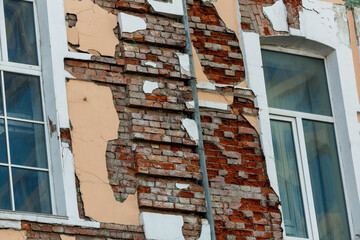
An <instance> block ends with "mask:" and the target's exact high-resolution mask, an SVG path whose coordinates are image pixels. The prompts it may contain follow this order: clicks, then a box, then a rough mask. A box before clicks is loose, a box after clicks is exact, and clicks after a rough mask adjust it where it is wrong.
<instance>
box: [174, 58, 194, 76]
mask: <svg viewBox="0 0 360 240" xmlns="http://www.w3.org/2000/svg"><path fill="white" fill-rule="evenodd" d="M176 55H177V56H178V58H179V63H180V71H181V74H185V75H188V76H190V75H191V74H190V60H189V54H185V53H176Z"/></svg>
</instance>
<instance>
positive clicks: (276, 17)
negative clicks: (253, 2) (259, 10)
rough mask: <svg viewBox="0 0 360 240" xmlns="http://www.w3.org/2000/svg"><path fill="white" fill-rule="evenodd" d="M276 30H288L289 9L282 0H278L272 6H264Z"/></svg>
mask: <svg viewBox="0 0 360 240" xmlns="http://www.w3.org/2000/svg"><path fill="white" fill-rule="evenodd" d="M263 10H264V13H265V15H266V16H267V17H268V18H269V20H270V22H271V23H272V26H273V28H274V30H275V31H283V32H288V31H289V27H288V23H287V11H286V7H285V4H284V2H283V1H282V0H278V1H277V2H275V3H274V4H273V5H272V6H268V7H264V8H263Z"/></svg>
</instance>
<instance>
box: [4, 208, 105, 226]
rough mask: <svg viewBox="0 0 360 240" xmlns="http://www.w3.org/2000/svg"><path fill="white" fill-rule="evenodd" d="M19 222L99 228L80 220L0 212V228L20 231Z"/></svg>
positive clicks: (98, 224) (92, 223) (93, 223)
mask: <svg viewBox="0 0 360 240" xmlns="http://www.w3.org/2000/svg"><path fill="white" fill-rule="evenodd" d="M21 221H31V222H37V223H46V224H57V225H65V226H78V227H88V228H100V223H99V222H92V221H87V220H83V219H80V218H74V217H71V218H69V217H66V216H57V215H47V214H37V213H18V212H7V211H0V228H15V229H21Z"/></svg>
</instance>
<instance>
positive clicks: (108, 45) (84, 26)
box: [64, 0, 119, 56]
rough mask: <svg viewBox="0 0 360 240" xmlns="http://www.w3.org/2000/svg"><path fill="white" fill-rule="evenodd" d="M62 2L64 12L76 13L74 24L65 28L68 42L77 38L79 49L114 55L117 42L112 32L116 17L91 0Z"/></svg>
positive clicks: (67, 0) (66, 0) (115, 24)
mask: <svg viewBox="0 0 360 240" xmlns="http://www.w3.org/2000/svg"><path fill="white" fill-rule="evenodd" d="M64 4H65V12H66V13H72V14H76V15H77V22H76V25H75V26H74V27H72V28H69V27H68V28H67V30H68V37H69V36H70V39H69V42H70V43H72V42H76V41H77V38H78V44H77V45H79V47H78V49H79V50H80V51H84V52H88V51H89V49H94V50H96V51H97V52H99V53H100V54H101V55H105V56H114V54H115V48H116V45H117V44H118V43H119V40H118V39H117V38H116V36H115V34H114V28H115V27H116V26H117V17H116V16H115V15H114V14H112V13H109V12H107V11H106V10H104V9H102V8H101V7H100V6H99V5H97V4H94V3H93V2H92V1H91V0H81V1H79V0H65V1H64ZM69 31H70V33H69ZM76 35H77V37H76Z"/></svg>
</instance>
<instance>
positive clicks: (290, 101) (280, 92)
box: [262, 50, 332, 116]
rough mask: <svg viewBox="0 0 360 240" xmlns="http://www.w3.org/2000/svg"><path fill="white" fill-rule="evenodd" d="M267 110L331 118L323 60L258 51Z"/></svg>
mask: <svg viewBox="0 0 360 240" xmlns="http://www.w3.org/2000/svg"><path fill="white" fill-rule="evenodd" d="M262 58H263V67H264V74H265V85H266V92H267V98H268V104H269V107H273V108H280V109H285V110H292V111H298V112H306V113H314V114H321V115H326V116H331V114H332V113H331V106H330V98H329V92H328V86H327V81H326V72H325V67H324V61H323V60H321V59H317V58H310V57H303V56H298V55H292V54H287V53H280V52H273V51H267V50H262Z"/></svg>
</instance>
